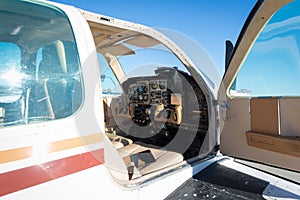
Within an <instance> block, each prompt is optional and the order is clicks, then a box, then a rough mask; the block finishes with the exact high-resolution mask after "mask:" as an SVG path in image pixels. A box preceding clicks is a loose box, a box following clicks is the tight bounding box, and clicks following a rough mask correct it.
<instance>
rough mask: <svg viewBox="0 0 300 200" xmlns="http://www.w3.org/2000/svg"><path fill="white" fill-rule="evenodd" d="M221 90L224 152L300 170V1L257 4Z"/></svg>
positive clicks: (222, 146) (245, 27) (240, 39)
mask: <svg viewBox="0 0 300 200" xmlns="http://www.w3.org/2000/svg"><path fill="white" fill-rule="evenodd" d="M220 88H221V90H220V91H219V100H220V102H223V103H222V104H221V106H220V112H221V115H220V116H221V122H223V123H221V124H223V125H222V126H221V136H220V149H221V152H222V153H223V154H225V155H230V156H233V157H237V158H243V159H246V160H251V161H256V162H259V163H264V164H267V165H271V166H277V167H280V168H284V169H290V170H294V171H298V172H299V171H300V1H299V0H295V1H291V0H283V1H272V0H265V1H259V2H258V3H257V5H256V7H255V8H254V9H253V11H252V13H251V14H250V16H249V18H248V20H247V22H246V24H245V26H244V28H243V31H242V33H241V35H240V38H239V40H238V42H237V45H236V46H235V48H234V50H233V54H232V56H231V59H230V61H229V64H228V70H227V72H226V74H225V76H224V78H223V85H222V86H221V87H220ZM222 89H223V90H222ZM224 102H226V103H224ZM225 105H226V106H225Z"/></svg>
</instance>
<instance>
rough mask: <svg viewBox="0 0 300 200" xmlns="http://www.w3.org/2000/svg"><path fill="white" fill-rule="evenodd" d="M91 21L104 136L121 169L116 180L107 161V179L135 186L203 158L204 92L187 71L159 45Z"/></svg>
mask: <svg viewBox="0 0 300 200" xmlns="http://www.w3.org/2000/svg"><path fill="white" fill-rule="evenodd" d="M97 20H98V19H90V21H89V20H88V23H89V26H90V28H91V31H92V33H93V36H94V42H95V46H96V48H97V52H98V59H99V65H100V66H99V68H100V73H101V84H102V95H103V105H104V113H105V116H104V121H105V126H106V135H107V137H108V138H109V141H110V142H111V144H113V146H114V148H115V150H116V151H117V154H119V156H120V157H121V158H122V161H123V163H124V164H125V166H126V168H125V171H126V173H125V175H124V178H120V177H122V176H120V173H121V172H120V171H122V170H121V169H123V171H124V167H123V168H122V167H120V166H116V165H114V163H115V162H114V163H112V164H111V167H109V168H110V172H111V174H112V176H113V177H115V179H117V181H119V182H122V181H123V182H122V183H128V181H130V183H132V182H140V181H143V180H145V177H148V176H150V177H152V176H155V175H157V174H160V173H162V172H165V171H168V170H172V169H174V168H176V167H182V166H183V165H184V164H185V163H187V162H189V161H190V160H193V159H195V158H197V157H199V156H200V155H203V154H207V153H208V151H210V150H209V148H208V147H207V145H205V142H204V141H205V140H208V135H209V134H208V130H209V115H210V114H209V107H208V103H207V94H205V93H204V92H203V89H202V88H201V86H200V84H199V81H198V82H197V80H195V79H194V78H193V76H192V75H191V73H190V69H189V67H188V66H187V65H186V64H185V63H183V62H182V61H181V60H180V59H179V58H178V56H177V55H174V53H172V51H171V50H170V49H168V48H167V47H165V46H164V45H163V43H162V42H161V41H158V40H156V39H154V38H152V37H150V36H148V35H145V34H143V33H138V32H134V31H128V30H123V29H121V28H116V27H115V28H114V27H109V26H106V25H103V24H102V25H101V24H99V23H95V21H97ZM107 20H109V19H107ZM144 51H146V52H147V51H148V52H151V53H148V52H147V53H145V54H143V52H144ZM153 52H154V53H153ZM164 54H166V55H167V56H166V57H167V58H163V56H162V55H164ZM139 55H142V56H139ZM170 55H171V56H170ZM171 57H172V58H171ZM149 71H150V72H151V73H148V72H149ZM109 82H110V83H109ZM108 85H111V86H108ZM113 165H114V166H113ZM127 172H128V173H127ZM116 177H117V178H116Z"/></svg>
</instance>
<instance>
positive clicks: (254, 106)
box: [250, 97, 279, 135]
mask: <svg viewBox="0 0 300 200" xmlns="http://www.w3.org/2000/svg"><path fill="white" fill-rule="evenodd" d="M250 113H251V130H252V131H253V132H257V133H268V134H274V135H279V123H278V121H279V120H278V117H279V116H278V98H276V97H274V98H252V99H251V100H250Z"/></svg>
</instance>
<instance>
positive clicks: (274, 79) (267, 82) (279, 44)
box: [230, 1, 300, 96]
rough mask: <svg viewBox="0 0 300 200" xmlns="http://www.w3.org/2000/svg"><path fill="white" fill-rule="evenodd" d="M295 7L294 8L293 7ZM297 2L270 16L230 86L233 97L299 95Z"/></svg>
mask: <svg viewBox="0 0 300 200" xmlns="http://www.w3.org/2000/svg"><path fill="white" fill-rule="evenodd" d="M295 4H298V5H295ZM297 8H299V1H294V2H292V3H289V4H287V5H286V6H284V7H283V8H281V9H280V10H279V11H277V12H276V13H275V15H273V17H272V18H271V19H270V21H269V22H268V24H267V25H266V26H265V28H264V29H263V30H262V32H261V33H260V35H259V37H258V38H257V40H256V41H255V43H254V45H253V47H252V49H251V50H250V52H249V55H248V57H247V58H246V60H245V62H244V63H243V65H242V68H241V69H240V71H239V73H238V75H237V78H236V82H235V83H234V84H233V85H232V87H231V91H230V93H231V95H233V96H300V87H299V85H300V53H299V52H300V29H299V27H300V17H299V10H298V9H297Z"/></svg>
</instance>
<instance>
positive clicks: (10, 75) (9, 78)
mask: <svg viewBox="0 0 300 200" xmlns="http://www.w3.org/2000/svg"><path fill="white" fill-rule="evenodd" d="M0 49H1V50H0V58H1V60H0V73H1V75H0V80H1V81H0V124H11V123H13V122H19V120H21V118H22V114H23V113H22V110H21V109H19V108H20V107H21V106H22V102H23V89H22V84H23V82H24V81H25V79H26V78H27V76H26V74H25V73H23V72H22V67H21V50H20V48H19V47H18V46H17V45H16V44H13V43H8V42H0Z"/></svg>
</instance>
